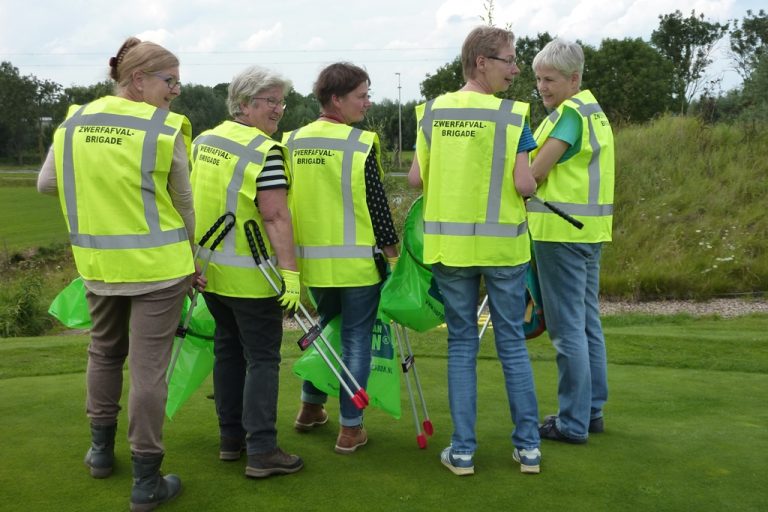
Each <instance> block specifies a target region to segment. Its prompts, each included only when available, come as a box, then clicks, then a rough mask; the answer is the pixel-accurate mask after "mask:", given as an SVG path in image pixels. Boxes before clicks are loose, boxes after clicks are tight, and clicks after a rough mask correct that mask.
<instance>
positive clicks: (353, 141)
mask: <svg viewBox="0 0 768 512" xmlns="http://www.w3.org/2000/svg"><path fill="white" fill-rule="evenodd" d="M297 131H298V130H294V131H292V132H291V134H290V135H289V137H288V140H287V141H286V143H285V145H286V146H288V149H289V150H290V151H291V152H293V151H295V150H297V149H327V150H329V151H341V152H343V155H344V156H343V157H342V165H341V200H342V209H343V212H344V213H343V216H344V219H343V224H344V226H343V233H344V235H343V236H344V245H336V246H324V247H309V246H301V245H297V246H296V256H297V257H299V258H304V259H324V258H370V257H372V256H373V252H374V248H373V247H361V246H359V245H357V244H356V243H355V241H356V240H357V226H356V224H355V206H354V202H353V200H352V159H353V158H354V153H355V151H358V152H367V151H368V149H369V148H370V146H368V145H367V144H365V143H363V142H361V141H360V138H361V137H362V136H363V131H362V130H359V129H357V128H352V130H351V131H350V132H349V135H348V136H347V139H346V140H341V139H333V138H327V137H307V138H301V139H296V138H295V137H296V133H297Z"/></svg>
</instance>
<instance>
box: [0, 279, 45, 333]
mask: <svg viewBox="0 0 768 512" xmlns="http://www.w3.org/2000/svg"><path fill="white" fill-rule="evenodd" d="M42 292H43V275H42V273H41V272H40V271H39V270H36V271H31V272H26V273H25V274H24V275H23V276H22V277H21V279H20V280H18V281H17V282H16V283H13V284H12V285H11V286H8V287H3V288H2V289H0V334H1V335H2V337H4V338H10V337H15V336H39V335H41V334H43V333H44V332H45V331H46V330H48V329H49V328H50V327H51V325H52V324H53V322H52V321H51V319H50V317H49V316H48V312H47V310H48V308H47V307H46V305H45V304H44V302H43V300H42Z"/></svg>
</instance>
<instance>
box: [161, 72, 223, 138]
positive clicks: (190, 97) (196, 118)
mask: <svg viewBox="0 0 768 512" xmlns="http://www.w3.org/2000/svg"><path fill="white" fill-rule="evenodd" d="M226 99H227V96H226V91H225V93H224V94H223V95H222V91H221V89H220V88H219V89H216V88H214V87H209V86H207V85H194V84H191V85H184V87H183V88H182V91H181V94H180V95H179V97H178V98H176V99H175V100H173V103H171V110H172V111H174V112H178V113H180V114H184V115H185V116H187V118H189V122H190V123H191V124H192V137H197V136H198V135H199V134H200V133H201V132H203V131H205V130H208V129H210V128H213V127H214V126H216V125H218V124H219V123H221V122H222V121H224V120H225V119H226V118H227V101H226Z"/></svg>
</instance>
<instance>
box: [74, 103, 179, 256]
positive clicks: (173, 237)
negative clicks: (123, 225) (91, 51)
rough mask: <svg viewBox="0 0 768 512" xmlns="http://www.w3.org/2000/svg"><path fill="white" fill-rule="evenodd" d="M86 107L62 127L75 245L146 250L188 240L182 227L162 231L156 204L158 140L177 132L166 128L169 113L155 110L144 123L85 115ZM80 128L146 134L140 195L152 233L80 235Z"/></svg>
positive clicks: (93, 247) (114, 115)
mask: <svg viewBox="0 0 768 512" xmlns="http://www.w3.org/2000/svg"><path fill="white" fill-rule="evenodd" d="M85 107H86V105H83V106H82V107H80V109H79V110H77V112H75V113H74V114H73V115H72V116H71V117H69V118H68V119H67V120H66V121H64V122H63V123H62V124H61V126H60V128H63V129H64V130H65V132H64V151H63V154H62V157H63V160H62V181H63V183H62V186H63V190H64V196H65V198H66V205H67V219H68V221H69V230H70V235H69V238H70V241H71V243H72V245H74V246H77V247H84V248H88V249H146V248H150V247H160V246H163V245H168V244H173V243H178V242H182V241H186V240H188V235H187V231H186V230H185V229H184V228H183V227H181V228H178V229H174V230H170V231H162V230H161V228H160V214H159V212H158V209H157V202H156V200H155V181H154V179H153V178H152V173H153V171H154V168H155V162H156V160H157V142H158V138H159V137H160V135H173V134H174V133H176V130H174V129H173V128H172V127H170V126H167V125H166V124H165V120H166V118H167V117H168V114H169V112H168V111H167V110H163V109H156V110H155V112H154V114H153V115H152V118H151V119H141V118H138V117H133V116H125V115H119V114H107V113H99V114H83V110H84V109H85ZM78 126H109V127H118V128H132V129H135V130H141V131H144V132H146V136H145V137H144V146H143V147H142V150H141V195H142V200H143V203H144V218H145V221H146V223H147V226H148V228H149V233H147V234H143V235H89V234H85V233H80V226H79V222H78V216H77V192H76V187H75V166H74V160H73V150H72V137H73V134H74V133H75V129H76V128H77V127H78Z"/></svg>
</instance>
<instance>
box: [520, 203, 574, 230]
mask: <svg viewBox="0 0 768 512" xmlns="http://www.w3.org/2000/svg"><path fill="white" fill-rule="evenodd" d="M528 199H529V200H532V201H535V202H537V203H539V204H543V205H544V206H546V207H547V208H549V209H550V210H552V212H553V213H556V214H557V215H559V216H560V217H562V218H563V219H565V220H566V221H568V222H569V223H570V224H571V225H573V226H574V227H575V228H576V229H582V228H583V227H584V223H583V222H581V221H580V220H577V219H574V218H573V217H571V216H570V215H568V214H567V213H565V212H564V211H563V210H561V209H560V208H558V207H557V206H554V205H553V204H552V203H550V202H548V201H545V200H543V199H542V198H540V197H539V196H537V195H531V196H529V197H528Z"/></svg>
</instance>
